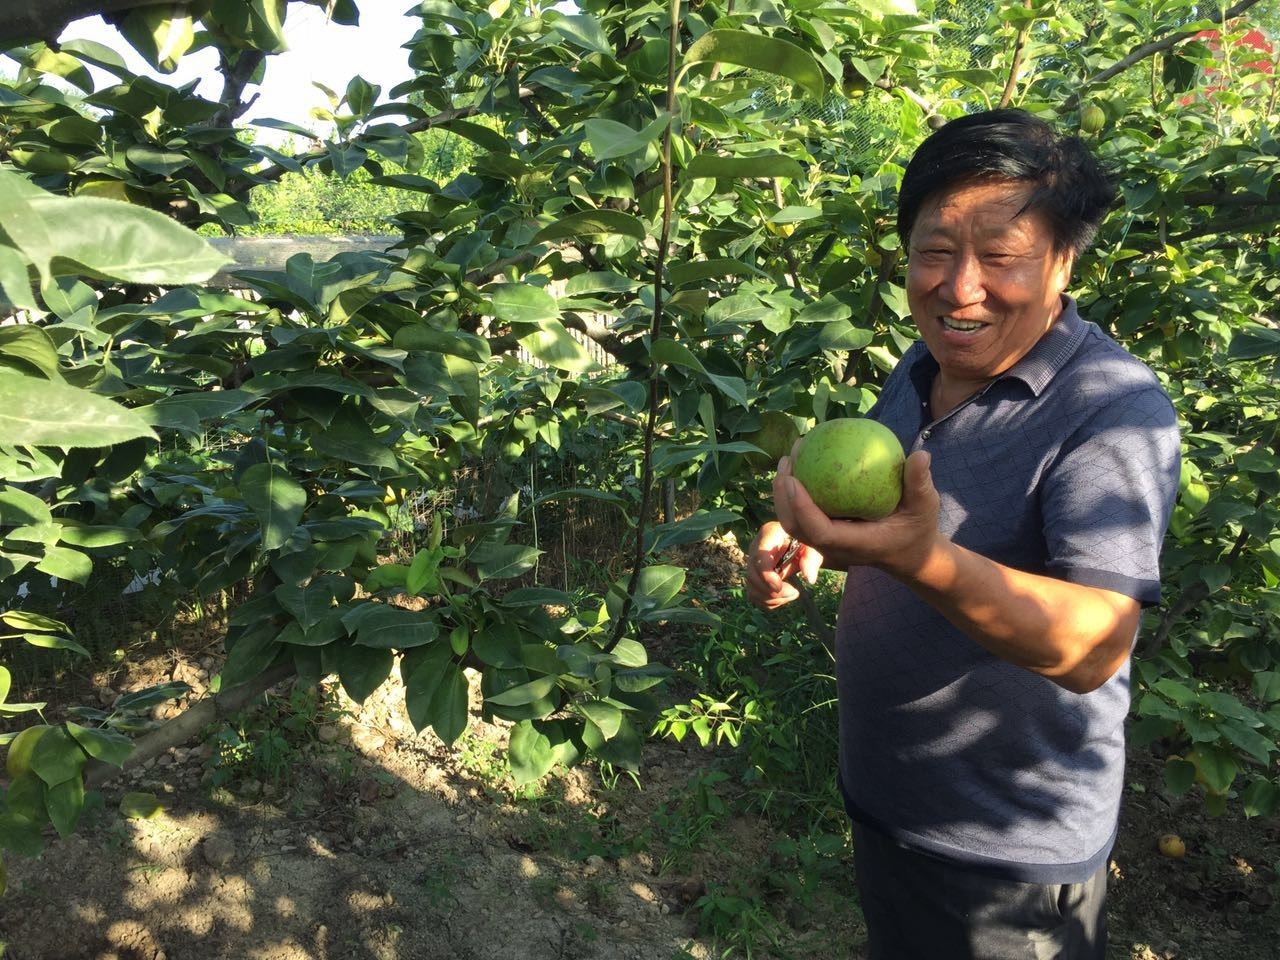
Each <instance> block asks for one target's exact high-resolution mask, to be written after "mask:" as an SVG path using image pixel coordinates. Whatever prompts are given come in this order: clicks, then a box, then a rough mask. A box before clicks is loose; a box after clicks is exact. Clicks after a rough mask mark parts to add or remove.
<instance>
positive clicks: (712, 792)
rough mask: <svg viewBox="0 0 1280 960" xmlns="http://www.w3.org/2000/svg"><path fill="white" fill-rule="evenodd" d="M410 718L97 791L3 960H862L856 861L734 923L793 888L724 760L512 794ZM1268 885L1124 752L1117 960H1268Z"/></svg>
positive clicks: (163, 768) (488, 756) (789, 866)
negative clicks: (747, 890)
mask: <svg viewBox="0 0 1280 960" xmlns="http://www.w3.org/2000/svg"><path fill="white" fill-rule="evenodd" d="M211 669H216V662H214V661H213V660H212V658H211V657H210V656H208V655H207V651H206V655H205V656H204V658H203V660H201V659H200V657H199V656H197V657H196V658H195V659H184V658H183V657H182V655H179V654H175V653H173V652H172V651H170V652H169V653H168V654H166V655H164V656H160V657H157V658H156V659H155V660H153V661H151V662H149V663H148V664H144V665H142V666H141V667H139V668H137V669H135V670H134V671H133V673H132V674H131V675H130V676H128V677H127V678H118V679H117V680H115V681H113V683H114V684H115V687H116V688H118V689H104V690H103V691H102V692H101V693H102V696H103V697H104V698H105V697H107V696H109V695H112V694H114V693H115V692H122V691H124V690H126V689H132V688H135V687H137V686H141V685H143V684H144V683H147V682H156V681H158V680H164V679H171V678H177V679H182V680H186V681H187V682H189V683H191V684H192V686H193V687H194V688H195V692H196V693H197V694H198V693H199V692H200V691H201V687H202V685H203V683H204V681H205V680H207V678H208V675H209V672H210V670H211ZM274 696H275V697H276V698H277V699H280V698H285V697H287V691H283V690H281V689H280V688H278V689H277V691H276V693H275V694H274ZM401 696H402V692H401V691H400V690H399V689H398V688H397V687H396V686H395V685H394V682H393V683H389V684H388V685H387V686H385V687H384V688H383V689H382V690H381V691H379V692H378V693H377V694H375V695H374V697H373V698H371V699H370V701H369V702H368V703H366V705H365V706H364V708H362V709H360V710H358V711H357V710H356V709H355V708H354V706H353V705H351V704H349V703H347V704H346V707H347V708H349V709H350V713H349V714H341V715H337V716H335V715H334V714H333V713H332V712H324V711H320V710H315V711H313V712H312V713H311V714H310V715H309V716H308V717H307V718H306V721H307V722H306V726H305V728H302V729H297V728H295V729H293V730H292V731H289V732H288V735H287V736H282V739H281V742H280V744H279V749H278V751H277V753H276V754H275V755H274V756H272V757H267V758H265V759H264V758H262V757H258V758H257V760H256V761H253V762H242V763H239V764H235V763H230V764H228V762H226V761H224V762H223V764H221V765H219V764H218V763H215V755H216V754H217V751H218V750H219V749H221V750H223V751H224V752H225V751H227V750H229V749H231V748H230V747H228V746H227V744H226V742H225V741H224V742H223V745H222V747H218V746H217V745H216V744H215V743H213V742H206V743H204V744H190V745H188V746H186V747H182V748H177V749H175V750H173V751H170V753H169V754H167V755H165V756H162V757H160V758H158V759H156V760H154V761H152V762H150V764H149V765H148V767H147V768H145V769H142V770H139V771H136V772H134V773H132V774H129V775H127V776H125V777H123V778H121V780H120V781H118V782H114V783H112V784H110V785H109V786H108V787H107V788H106V789H105V791H104V794H103V803H102V805H101V807H99V808H98V809H97V810H95V811H93V812H91V813H90V814H89V815H88V817H87V818H86V822H85V824H84V826H83V828H82V829H81V830H80V831H79V832H78V833H77V834H76V835H74V836H72V837H69V838H67V839H65V840H57V839H55V838H52V837H51V838H50V843H49V846H48V848H47V850H46V852H45V853H44V855H43V856H42V857H41V858H39V859H38V860H34V861H33V860H18V859H10V860H9V861H8V866H9V892H8V893H7V894H6V895H5V896H4V897H3V898H2V899H0V956H2V957H4V958H5V960H214V958H217V960H366V958H369V960H437V958H438V960H445V958H450V960H455V958H456V960H469V958H474V960H508V958H510V960H516V958H519V960H553V958H554V960H561V958H563V960H576V958H584V960H585V958H600V960H686V958H690V957H692V958H699V960H702V958H712V957H716V958H732V957H746V956H748V954H747V953H746V952H744V950H743V946H742V944H743V943H744V942H747V941H745V940H742V939H740V940H738V941H736V943H735V941H734V940H733V939H732V938H726V937H725V936H717V935H716V934H717V932H723V929H724V928H723V927H721V928H719V930H717V928H716V927H715V925H714V924H710V923H708V917H713V918H719V919H720V920H721V921H728V922H729V925H730V927H734V928H736V929H740V930H744V929H748V928H750V927H751V924H752V923H755V924H756V927H755V928H754V929H757V930H758V931H759V936H757V937H754V938H752V939H753V940H754V943H755V950H754V956H757V957H794V958H797V960H799V958H804V960H828V958H830V960H835V958H849V960H852V958H857V957H859V956H861V948H862V945H863V943H864V942H865V935H864V933H863V929H862V926H861V917H860V914H859V912H858V909H857V905H856V899H855V898H854V896H853V892H852V887H851V883H850V878H849V875H848V857H845V858H844V859H843V861H841V862H840V863H839V864H837V869H836V870H835V871H830V870H829V871H828V872H827V873H825V874H824V875H823V877H822V882H821V883H820V884H819V887H818V890H817V892H816V893H815V894H812V895H810V896H809V897H808V898H806V899H804V900H803V901H801V900H798V899H797V898H796V897H794V896H791V895H788V894H787V893H786V892H785V890H784V887H783V885H781V884H780V885H779V887H778V890H775V891H774V892H773V893H772V894H770V895H769V896H767V897H765V898H763V899H761V900H752V899H749V898H748V899H747V900H742V901H735V900H734V899H733V897H732V896H731V893H732V891H734V890H735V889H740V887H735V883H738V882H739V881H740V880H741V878H743V877H757V878H758V877H760V876H761V875H767V874H768V873H769V871H770V870H771V869H772V868H773V866H775V865H776V869H777V871H778V873H779V875H782V874H785V873H787V872H788V871H791V872H794V869H793V868H794V866H795V864H794V863H793V862H788V861H787V858H786V857H785V856H780V855H779V853H778V849H779V848H778V840H779V839H780V838H779V837H778V836H777V835H776V834H775V833H774V832H773V831H772V829H771V828H770V827H769V825H768V824H767V823H765V822H764V821H763V820H761V819H760V818H758V817H756V816H754V815H749V814H745V813H742V812H741V811H740V810H739V809H738V808H737V807H736V806H735V804H734V803H733V802H732V801H733V790H734V788H733V784H732V781H731V780H730V779H728V778H724V777H722V776H721V775H719V774H716V775H714V776H710V777H709V776H708V775H709V774H713V773H714V771H715V770H717V768H718V766H720V765H722V763H723V760H724V759H725V758H724V754H722V753H717V752H715V751H708V750H703V749H701V748H699V747H698V746H697V745H696V744H691V743H690V742H689V741H686V743H684V744H674V743H671V742H662V743H655V744H653V745H651V746H650V747H649V748H648V749H647V752H646V757H645V767H644V769H643V771H642V774H641V776H640V778H639V782H638V784H637V783H636V782H635V781H633V780H632V779H631V778H630V777H628V776H626V775H622V776H620V777H617V778H605V779H603V780H602V778H601V776H600V775H599V773H598V772H597V771H595V770H592V769H587V768H581V769H577V770H573V771H569V772H568V773H564V774H561V775H559V776H558V777H555V778H553V779H552V780H551V781H550V783H548V784H546V785H545V786H543V787H542V788H540V790H539V791H534V792H526V793H525V794H524V795H516V794H513V792H512V791H511V788H510V784H509V782H508V781H507V780H506V779H505V777H504V773H503V768H502V762H501V746H502V742H503V739H504V737H505V730H504V729H503V728H501V727H498V726H492V725H489V724H485V723H483V722H481V721H480V720H479V719H478V718H476V720H475V725H474V727H473V729H472V730H471V731H469V732H468V733H467V734H465V735H464V737H463V739H462V740H461V741H460V742H459V744H457V745H455V747H454V748H453V749H446V748H445V747H444V745H443V744H441V743H440V742H439V741H438V740H436V739H435V738H434V737H433V736H431V735H430V734H427V735H423V736H417V735H415V734H414V732H413V730H412V727H411V726H410V724H409V722H408V720H407V718H406V716H405V714H404V711H403V707H402V705H401V704H402V701H401ZM340 705H341V704H340ZM164 709H176V708H162V710H164ZM270 712H271V711H270V705H269V706H268V708H267V711H266V713H267V714H269V713H270ZM265 729H267V730H268V732H270V728H265ZM262 733H263V730H262V729H258V730H257V735H258V736H259V737H261V735H262ZM246 739H247V737H246ZM233 740H234V738H233ZM237 742H238V741H237ZM234 746H235V743H233V744H232V747H234ZM241 746H242V745H241ZM224 779H225V782H222V781H223V780H224ZM139 791H141V792H149V793H152V794H154V795H155V796H156V797H157V798H158V799H159V800H160V801H161V803H162V805H163V812H162V813H161V814H159V815H158V816H155V817H153V818H150V819H127V818H125V817H124V816H122V815H121V813H120V803H121V800H122V798H123V797H124V795H125V794H126V793H128V792H139ZM722 801H723V802H722ZM1166 832H1176V833H1178V834H1180V835H1181V836H1182V837H1183V838H1184V840H1185V842H1186V848H1187V853H1186V856H1185V857H1184V858H1183V859H1170V858H1168V857H1164V856H1162V855H1161V854H1160V853H1159V852H1158V851H1157V849H1156V847H1157V838H1158V837H1159V836H1160V835H1161V834H1163V833H1166ZM1277 871H1280V822H1278V821H1277V820H1276V819H1271V820H1269V821H1267V822H1258V821H1252V822H1249V821H1245V820H1244V819H1243V817H1242V816H1240V815H1239V814H1238V813H1234V812H1233V813H1230V814H1228V815H1227V816H1224V817H1221V818H1211V817H1208V816H1206V815H1205V814H1204V813H1203V810H1202V808H1201V806H1200V803H1199V801H1198V800H1197V799H1195V798H1194V797H1187V798H1182V799H1176V798H1171V797H1169V796H1168V795H1167V794H1166V793H1165V792H1164V791H1163V788H1162V787H1161V785H1160V765H1159V761H1158V760H1157V759H1156V758H1154V757H1153V756H1152V755H1151V753H1150V752H1149V751H1147V750H1145V749H1144V750H1138V751H1133V754H1132V756H1131V761H1130V775H1129V789H1128V791H1127V795H1126V804H1125V810H1124V816H1123V823H1122V830H1121V837H1120V841H1119V844H1118V846H1117V848H1116V851H1115V853H1114V856H1113V862H1112V869H1111V874H1112V877H1111V898H1112V899H1111V904H1112V906H1111V912H1110V918H1111V919H1110V922H1111V929H1112V945H1111V950H1110V952H1109V957H1111V958H1112V960H1118V958H1131V960H1157V958H1158V960H1267V958H1280V943H1277V939H1278V938H1277V930H1280V907H1277V906H1276V903H1275V901H1276V899H1277V895H1278V894H1280V874H1278V872H1277ZM711 895H714V896H719V897H720V899H719V900H717V901H716V903H715V909H714V910H708V909H707V904H708V899H707V898H708V896H711ZM735 910H737V911H741V915H739V916H735V915H734V911H735ZM753 911H754V912H755V913H757V914H760V915H759V916H754V917H753V916H752V915H751V913H752V912H753ZM700 918H701V919H702V923H701V924H700V922H699V920H700Z"/></svg>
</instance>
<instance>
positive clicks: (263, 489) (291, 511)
mask: <svg viewBox="0 0 1280 960" xmlns="http://www.w3.org/2000/svg"><path fill="white" fill-rule="evenodd" d="M240 495H241V496H242V497H244V502H245V503H246V504H247V505H248V507H249V509H250V510H252V511H253V513H254V515H255V516H256V517H257V518H258V523H259V524H261V526H262V549H264V550H278V549H279V548H280V547H282V546H284V544H285V543H287V542H288V540H289V537H290V536H292V535H293V531H294V530H296V529H297V527H298V521H299V520H301V519H302V511H303V510H304V509H305V508H306V506H307V492H306V490H304V489H303V488H302V485H301V484H299V483H298V481H296V480H294V479H293V477H292V476H290V475H289V471H288V470H286V469H284V468H283V467H281V466H277V465H276V464H274V463H256V464H254V465H253V466H252V467H250V468H249V469H247V470H246V471H245V472H244V474H243V475H242V476H241V478H240Z"/></svg>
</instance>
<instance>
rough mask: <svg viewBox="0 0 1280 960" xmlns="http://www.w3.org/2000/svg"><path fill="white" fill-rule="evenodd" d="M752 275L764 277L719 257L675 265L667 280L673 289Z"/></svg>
mask: <svg viewBox="0 0 1280 960" xmlns="http://www.w3.org/2000/svg"><path fill="white" fill-rule="evenodd" d="M752 274H754V275H756V276H763V274H762V272H761V270H760V269H759V268H758V267H753V266H751V264H749V263H745V262H743V261H742V260H734V259H732V258H729V257H719V258H714V259H711V260H687V261H682V262H678V263H673V264H671V266H670V268H669V269H668V270H667V279H668V280H670V281H671V285H672V286H673V287H683V286H685V285H686V284H689V283H698V282H699V281H702V280H710V279H712V278H714V277H745V276H748V275H752ZM571 282H572V281H571Z"/></svg>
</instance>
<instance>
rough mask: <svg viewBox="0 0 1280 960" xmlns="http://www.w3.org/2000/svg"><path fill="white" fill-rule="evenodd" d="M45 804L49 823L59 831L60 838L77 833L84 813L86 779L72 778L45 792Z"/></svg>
mask: <svg viewBox="0 0 1280 960" xmlns="http://www.w3.org/2000/svg"><path fill="white" fill-rule="evenodd" d="M44 803H45V809H46V810H47V811H48V813H49V822H50V823H52V824H53V826H54V829H56V830H57V831H58V836H60V837H68V836H70V835H71V834H73V833H75V830H76V825H77V824H79V823H80V815H81V814H82V813H84V779H83V778H82V777H72V778H71V779H69V780H64V781H63V782H61V783H59V784H56V785H54V786H51V787H50V788H49V789H48V790H47V791H46V792H45V798H44Z"/></svg>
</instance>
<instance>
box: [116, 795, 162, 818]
mask: <svg viewBox="0 0 1280 960" xmlns="http://www.w3.org/2000/svg"><path fill="white" fill-rule="evenodd" d="M163 813H164V807H163V806H161V804H160V801H159V800H158V799H157V798H156V795H155V794H154V793H140V792H138V791H135V790H131V791H129V792H128V793H126V794H125V795H124V796H123V797H121V798H120V816H122V817H124V818H125V819H126V820H154V819H155V818H156V817H159V816H160V815H161V814H163Z"/></svg>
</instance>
